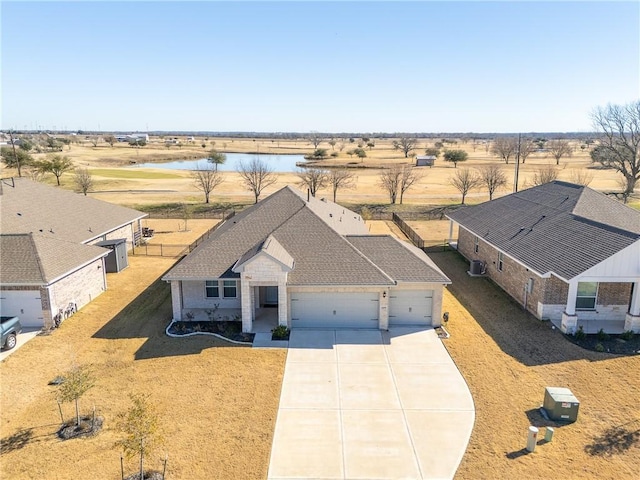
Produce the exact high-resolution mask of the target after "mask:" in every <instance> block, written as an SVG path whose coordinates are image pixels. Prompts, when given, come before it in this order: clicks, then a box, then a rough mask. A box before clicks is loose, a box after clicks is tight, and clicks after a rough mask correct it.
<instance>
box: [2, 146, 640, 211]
mask: <svg viewBox="0 0 640 480" xmlns="http://www.w3.org/2000/svg"><path fill="white" fill-rule="evenodd" d="M181 141H182V142H183V147H182V148H179V147H177V146H172V147H171V148H170V149H167V148H166V147H165V146H164V143H163V140H162V139H159V138H152V139H151V142H150V143H149V144H148V145H147V146H145V147H143V148H132V147H130V146H128V145H126V144H122V143H116V144H115V145H114V146H113V147H110V146H109V145H107V144H105V143H99V144H98V146H97V147H93V145H91V144H90V143H89V142H88V141H83V142H82V143H81V144H72V145H71V146H70V149H68V148H67V147H65V149H64V151H63V152H62V154H63V155H67V156H69V157H70V158H71V159H72V161H73V162H74V163H75V164H76V165H78V166H85V167H87V168H88V169H89V170H90V172H91V173H92V175H93V177H94V183H95V185H94V192H93V193H90V195H92V196H94V197H96V198H100V199H102V200H106V201H110V202H113V203H119V204H124V205H130V206H135V205H151V204H156V203H167V202H177V203H180V202H185V203H188V204H201V203H202V202H203V198H204V197H203V194H202V193H201V192H199V191H198V190H197V189H196V188H195V186H194V184H193V180H192V178H191V176H190V173H189V172H188V171H178V170H173V171H168V170H162V169H153V168H148V169H147V168H145V169H139V168H136V169H135V171H134V169H132V168H130V167H129V166H130V165H131V163H133V162H136V163H140V162H148V161H169V160H177V159H196V158H203V157H206V152H207V151H208V150H209V149H211V148H213V147H215V148H216V149H219V150H220V151H224V152H238V153H252V152H253V153H256V152H259V153H297V154H309V153H311V152H312V151H313V145H312V144H311V143H310V142H308V141H306V140H302V139H299V140H295V141H294V140H277V139H274V140H270V139H239V138H236V139H231V138H209V139H206V138H199V137H198V138H196V140H195V142H194V143H187V141H186V138H182V139H181ZM374 141H375V144H376V145H375V147H373V148H371V149H369V148H366V147H365V150H366V152H367V158H365V159H364V160H363V161H360V160H359V159H357V158H352V157H350V156H349V155H347V153H346V152H347V151H348V150H350V149H353V148H357V142H358V139H356V141H355V142H354V143H353V144H352V143H350V142H349V141H348V139H336V142H337V143H336V145H335V146H334V147H333V150H332V147H331V146H330V145H329V144H328V143H327V142H323V143H321V144H320V147H321V148H326V149H328V151H329V153H331V152H332V151H333V152H337V153H338V156H337V157H336V158H333V157H329V158H327V159H326V160H322V161H320V162H317V164H318V165H319V166H338V167H348V168H350V170H351V171H352V172H353V173H354V174H355V175H356V177H357V183H356V187H355V188H354V189H351V190H340V191H339V192H338V201H339V202H343V203H345V204H354V205H360V204H380V205H385V204H388V198H387V195H386V193H385V192H384V191H383V190H382V189H381V188H380V186H379V178H378V176H379V173H380V170H379V168H383V167H388V166H389V165H393V164H412V162H413V160H412V159H410V158H409V159H407V158H404V155H403V154H402V153H401V152H399V151H397V150H394V149H393V147H392V144H391V142H392V140H391V139H375V140H374ZM435 141H436V139H420V140H419V141H418V146H417V148H416V150H415V152H416V153H418V154H422V153H423V152H424V149H425V148H426V147H433V145H434V142H435ZM214 142H215V144H214ZM202 143H204V144H205V148H204V149H203V148H202V147H201V144H202ZM342 144H344V147H343V148H342V150H340V148H341V147H342ZM573 147H574V154H573V156H572V157H565V158H562V159H561V160H560V165H558V166H557V168H558V169H559V179H560V180H567V181H571V180H572V179H574V178H575V176H576V173H577V172H585V171H586V172H587V173H588V174H589V175H591V176H592V177H593V179H592V181H591V184H590V186H591V187H592V188H594V189H596V190H601V191H617V190H619V186H618V183H617V182H618V178H619V177H620V175H619V174H617V173H616V172H614V171H611V170H602V169H596V168H593V166H592V164H591V160H590V158H589V155H588V149H585V150H584V151H582V150H581V149H580V148H579V144H578V143H577V142H574V145H573ZM450 148H461V149H463V150H465V151H467V153H468V154H469V160H468V161H467V162H465V163H464V164H460V166H459V168H462V167H470V168H478V167H482V166H486V165H490V164H495V165H499V166H500V167H501V168H502V169H503V170H504V172H505V174H506V176H507V179H508V182H509V185H508V186H507V187H506V188H505V189H504V190H502V191H499V192H498V193H497V195H498V196H499V195H504V194H507V193H510V192H511V191H512V182H513V176H514V165H513V161H511V162H510V164H509V165H506V164H505V163H504V162H503V161H501V160H500V159H498V158H497V157H495V156H493V155H492V154H491V153H490V152H487V149H486V146H485V144H479V143H476V144H474V143H473V142H470V141H468V142H466V143H462V141H459V143H457V144H455V145H452V146H450ZM35 156H36V158H40V157H44V156H45V155H44V154H37V155H35ZM550 163H551V164H555V159H553V158H552V157H551V156H550V154H548V153H534V154H532V155H531V156H530V157H529V158H528V159H527V161H526V163H525V164H524V165H521V166H520V181H519V188H520V189H522V188H525V187H526V186H527V185H531V181H532V177H533V175H534V174H535V172H536V170H537V169H539V168H541V167H543V166H546V165H548V164H550ZM360 167H365V168H360ZM367 167H368V168H367ZM419 171H420V173H421V175H422V176H423V178H421V179H420V180H419V181H418V182H417V183H416V184H415V185H414V186H413V187H412V188H411V189H410V190H408V191H407V193H406V194H405V198H404V203H406V204H407V205H408V206H409V207H411V206H417V205H448V204H457V203H459V202H460V194H459V193H458V192H457V191H456V190H455V188H453V187H452V186H451V184H450V179H451V177H452V175H453V174H454V173H455V171H456V170H455V169H454V167H453V165H451V164H447V163H446V162H444V160H442V158H439V159H438V160H437V161H436V164H435V166H434V167H431V168H430V167H419ZM0 174H1V175H2V176H3V177H6V176H9V175H13V174H15V172H14V171H13V170H10V169H6V168H4V169H3V170H2V171H1V172H0ZM222 175H223V177H224V179H225V181H224V183H223V184H222V185H220V186H219V187H218V188H217V189H216V190H215V191H214V192H213V195H212V200H211V201H212V202H220V201H225V202H236V203H237V202H241V203H250V202H251V195H250V193H249V192H248V191H247V190H246V189H245V188H244V186H243V185H242V182H241V180H240V177H239V176H238V174H237V173H235V172H223V173H222ZM277 177H278V181H277V182H276V184H274V185H272V186H271V187H269V188H267V189H266V190H265V191H264V193H263V196H264V195H268V194H269V193H272V192H274V191H275V190H277V189H279V188H280V187H282V186H284V185H287V184H295V183H297V182H298V181H299V179H298V177H297V176H296V175H295V173H280V174H277ZM46 181H47V182H49V183H55V180H54V179H53V177H51V178H49V179H48V180H46ZM62 183H63V187H64V188H70V189H73V188H74V186H73V176H72V175H71V174H65V175H63V177H62ZM320 195H322V196H329V197H330V196H331V192H330V191H329V189H324V190H321V191H320ZM487 199H488V194H487V193H486V192H485V191H484V190H483V189H476V190H473V191H472V192H471V193H470V194H469V195H468V197H467V202H468V203H478V202H482V201H486V200H487ZM639 203H640V202H639V201H638V199H632V200H631V204H632V205H635V206H638V204H639Z"/></svg>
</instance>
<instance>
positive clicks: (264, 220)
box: [163, 187, 448, 285]
mask: <svg viewBox="0 0 640 480" xmlns="http://www.w3.org/2000/svg"><path fill="white" fill-rule="evenodd" d="M366 231H367V230H366V226H365V224H364V222H363V221H362V219H361V218H360V216H359V215H357V214H356V213H354V212H352V211H350V210H348V209H345V208H343V207H341V206H340V205H337V204H334V203H333V202H329V201H323V200H317V199H314V198H311V199H310V201H308V202H307V201H306V198H305V196H304V195H302V194H301V193H300V192H298V191H296V190H294V189H292V188H291V187H285V188H283V189H281V190H279V191H278V192H276V193H274V194H273V195H271V196H270V197H267V198H266V199H265V200H263V201H261V202H259V203H258V204H256V205H254V206H252V207H250V208H248V209H247V210H245V211H244V212H242V213H240V214H239V215H236V216H235V217H233V218H232V219H230V220H228V221H227V222H225V224H223V225H222V226H221V227H220V228H218V229H217V230H216V231H215V232H213V234H212V235H211V236H210V237H209V238H208V239H207V240H205V241H204V242H203V243H202V244H201V245H200V246H198V247H197V248H196V249H195V250H194V251H193V252H192V253H191V254H189V255H188V256H187V257H185V258H184V259H183V260H182V261H181V262H180V263H179V264H178V265H176V266H175V267H174V268H173V269H171V270H170V271H169V272H168V273H167V274H166V275H165V276H164V277H163V278H164V280H206V279H214V278H226V277H230V276H236V277H237V274H233V273H232V272H231V268H232V267H233V265H234V264H235V263H236V262H237V261H238V259H241V258H243V257H244V258H245V259H247V258H249V257H251V256H252V255H255V254H256V253H257V251H258V250H259V249H260V248H262V242H264V241H265V239H266V238H267V237H269V236H272V237H273V238H274V239H275V240H276V241H277V242H278V243H279V244H280V246H281V247H282V249H284V250H285V251H286V252H287V253H288V254H289V255H290V256H291V257H292V258H293V259H294V260H295V265H294V268H293V270H292V271H291V272H290V273H289V276H288V283H289V284H290V285H393V284H394V283H395V279H394V278H392V277H391V276H390V275H388V273H385V271H383V270H384V269H383V268H381V267H380V265H377V264H376V261H375V260H374V259H372V258H371V257H370V256H369V255H367V254H366V253H363V252H362V251H361V250H360V249H359V248H356V246H355V245H354V244H353V243H352V242H350V241H349V239H348V238H347V237H346V236H345V235H347V234H350V235H362V234H365V233H366ZM395 247H396V246H395V244H394V248H395ZM403 253H404V252H403ZM398 255H399V254H398ZM382 258H384V257H382ZM398 258H399V260H400V261H403V262H404V263H403V264H399V265H397V266H395V267H394V268H395V270H394V271H395V272H396V273H398V272H400V271H402V269H403V267H404V268H407V269H412V268H414V267H415V264H416V258H415V255H414V254H413V253H411V252H408V255H404V256H402V258H400V257H398ZM430 275H433V272H432V271H430ZM444 278H445V279H446V277H444ZM421 281H430V280H425V279H424V277H421ZM447 281H448V280H447Z"/></svg>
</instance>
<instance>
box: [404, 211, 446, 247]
mask: <svg viewBox="0 0 640 480" xmlns="http://www.w3.org/2000/svg"><path fill="white" fill-rule="evenodd" d="M393 223H395V224H396V225H397V226H398V228H399V229H400V230H401V231H402V233H404V234H405V235H406V236H407V238H408V239H409V240H411V243H413V244H414V245H415V246H416V247H418V248H420V249H422V250H424V251H425V252H435V251H440V250H447V249H448V248H449V245H448V242H447V239H424V238H422V236H421V235H420V234H419V233H418V232H416V231H415V230H414V229H413V228H411V226H410V225H409V224H408V223H407V222H405V221H404V220H403V219H402V218H400V216H399V215H398V214H397V213H394V214H393Z"/></svg>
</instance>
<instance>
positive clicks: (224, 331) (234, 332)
mask: <svg viewBox="0 0 640 480" xmlns="http://www.w3.org/2000/svg"><path fill="white" fill-rule="evenodd" d="M197 332H205V333H216V334H218V335H222V336H223V337H225V338H228V339H230V340H235V341H236V342H249V343H250V342H253V337H254V336H255V333H243V332H242V322H238V321H226V320H225V321H180V322H174V323H173V324H172V325H171V327H169V333H170V334H172V335H187V334H189V333H197Z"/></svg>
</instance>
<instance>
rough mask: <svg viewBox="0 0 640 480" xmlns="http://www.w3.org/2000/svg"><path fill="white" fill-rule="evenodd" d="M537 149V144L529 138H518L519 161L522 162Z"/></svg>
mask: <svg viewBox="0 0 640 480" xmlns="http://www.w3.org/2000/svg"><path fill="white" fill-rule="evenodd" d="M537 149H538V146H537V145H536V143H535V142H534V141H533V139H531V138H523V139H521V140H520V161H521V162H522V163H523V164H524V162H526V161H527V158H529V155H531V154H532V153H533V152H535V151H536V150H537Z"/></svg>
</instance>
